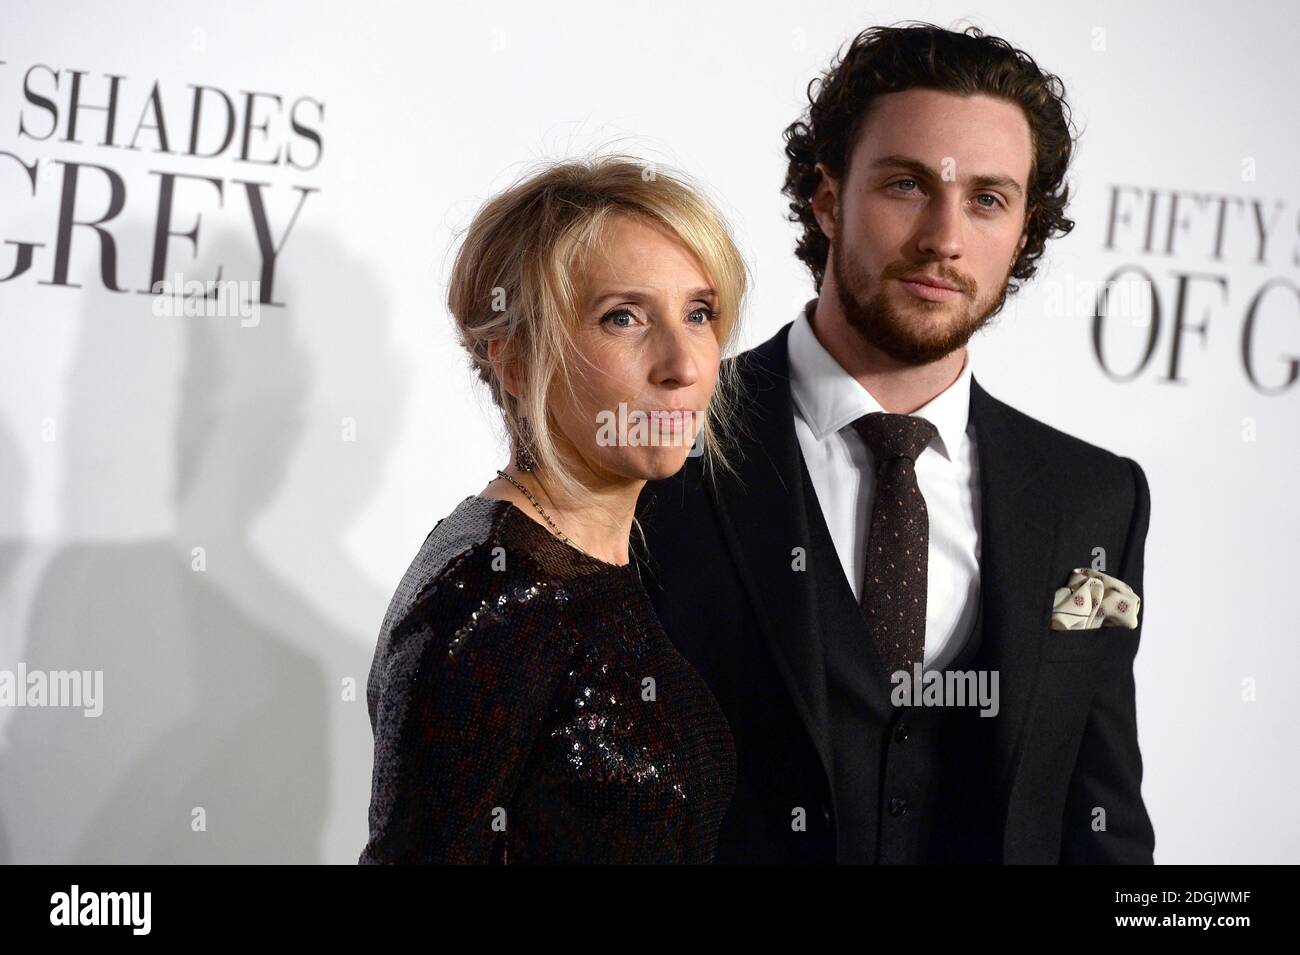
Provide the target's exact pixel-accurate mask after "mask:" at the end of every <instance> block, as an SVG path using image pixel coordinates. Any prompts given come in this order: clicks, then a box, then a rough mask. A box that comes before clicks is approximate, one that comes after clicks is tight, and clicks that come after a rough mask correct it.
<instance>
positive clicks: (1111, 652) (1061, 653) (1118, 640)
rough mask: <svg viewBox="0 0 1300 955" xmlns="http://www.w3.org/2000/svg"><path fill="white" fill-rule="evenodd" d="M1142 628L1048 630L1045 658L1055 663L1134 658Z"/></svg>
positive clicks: (1045, 642) (1045, 639)
mask: <svg viewBox="0 0 1300 955" xmlns="http://www.w3.org/2000/svg"><path fill="white" fill-rule="evenodd" d="M1141 630H1142V628H1141V627H1138V628H1137V629H1136V630H1130V629H1129V628H1128V627H1095V628H1093V629H1091V630H1050V629H1049V630H1048V631H1047V632H1046V633H1045V634H1044V635H1043V659H1044V660H1045V661H1051V662H1070V661H1088V660H1106V661H1115V662H1123V661H1124V659H1125V658H1127V659H1128V660H1130V661H1131V660H1132V659H1133V656H1134V654H1135V653H1136V651H1137V645H1138V634H1139V633H1141Z"/></svg>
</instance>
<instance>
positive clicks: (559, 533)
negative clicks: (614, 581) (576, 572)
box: [497, 470, 598, 559]
mask: <svg viewBox="0 0 1300 955" xmlns="http://www.w3.org/2000/svg"><path fill="white" fill-rule="evenodd" d="M497 474H498V475H499V476H501V477H503V478H505V479H506V480H507V481H509V482H510V483H511V484H513V485H514V486H515V487H517V488H519V491H520V493H522V494H523V496H524V497H526V498H528V500H530V501H532V502H533V507H535V508H537V513H538V514H541V515H542V517H543V518H545V520H546V523H547V524H550V525H551V530H553V531H555V536H556V537H558V538H559V539H560V540H561V541H563V542H564V543H566V544H568V545H569V546H570V547H573V548H575V549H577V550H582V548H581V547H578V546H577V545H576V544H574V543H573V542H572V541H570V540H569V539H568V538H567V537H565V536H564V531H562V530H560V529H559V528H558V527H556V526H555V521H553V520H551V515H550V514H547V513H546V511H545V509H544V508H543V507H542V505H541V504H540V503H538V501H537V498H535V497H533V495H532V492H531V491H529V490H528V488H526V487H524V486H523V485H522V484H520V483H519V482H518V481H516V480H515V479H514V478H512V477H511V476H510V475H509V474H506V472H505V471H500V470H499V471H497ZM582 552H583V553H584V554H587V552H586V551H585V550H583V551H582ZM587 556H588V557H591V555H590V554H587ZM593 559H598V558H593Z"/></svg>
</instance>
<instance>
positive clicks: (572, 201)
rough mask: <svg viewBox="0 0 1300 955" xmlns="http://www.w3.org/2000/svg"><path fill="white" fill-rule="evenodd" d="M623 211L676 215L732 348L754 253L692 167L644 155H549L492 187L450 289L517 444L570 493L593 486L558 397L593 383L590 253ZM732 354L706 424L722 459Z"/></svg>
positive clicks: (465, 337)
mask: <svg viewBox="0 0 1300 955" xmlns="http://www.w3.org/2000/svg"><path fill="white" fill-rule="evenodd" d="M620 216H639V217H642V218H644V219H646V220H649V221H651V222H653V223H656V224H658V225H660V226H663V227H666V228H667V230H668V231H669V232H671V233H672V234H674V235H675V236H676V237H677V238H678V239H679V240H680V241H681V242H682V244H683V245H685V246H686V248H688V249H689V250H690V251H691V252H693V253H694V255H695V257H696V258H697V259H698V260H699V262H700V264H701V266H702V267H703V270H704V272H705V273H706V275H707V276H708V277H709V280H710V282H711V283H712V285H713V288H714V290H715V291H716V292H717V297H718V312H719V315H718V318H717V319H716V320H715V321H714V322H713V323H711V324H712V326H713V329H714V334H715V335H716V336H717V339H718V345H719V352H720V353H721V354H724V355H725V354H726V353H727V351H728V349H729V347H730V346H731V345H732V344H733V342H734V339H735V337H736V334H737V331H738V327H739V320H740V313H741V308H742V299H743V298H744V295H745V290H746V285H747V277H746V269H745V264H744V260H743V258H742V257H741V254H740V252H739V250H738V249H737V248H736V245H735V242H734V241H733V240H732V237H731V234H730V231H729V230H728V228H727V226H726V224H725V223H724V222H723V220H722V217H721V216H720V215H719V214H718V212H717V211H716V210H715V209H714V207H713V205H712V204H711V203H710V202H709V201H708V200H707V199H705V198H703V197H702V196H701V194H700V193H699V192H698V191H697V190H696V189H695V188H693V187H691V186H690V185H688V184H687V181H686V180H685V178H684V177H682V176H681V175H680V174H677V173H670V172H665V171H664V170H663V169H660V168H658V167H656V166H655V165H653V164H650V163H646V162H642V161H639V160H637V159H635V158H633V157H628V156H621V155H612V156H604V157H599V158H595V159H589V160H570V161H565V162H560V163H554V164H548V165H547V166H545V167H544V168H543V169H541V170H540V171H537V172H534V173H533V174H531V175H528V176H526V177H524V178H523V179H522V180H520V181H518V182H517V183H516V184H515V185H513V186H511V187H510V188H509V189H506V190H505V191H504V192H502V193H501V194H499V195H497V196H495V197H494V198H492V199H491V200H490V201H488V202H487V203H486V204H485V205H484V206H483V207H482V208H481V209H480V210H479V212H478V214H477V215H475V217H474V220H473V222H472V223H471V224H470V227H469V229H468V231H467V233H466V235H465V238H464V241H463V242H462V243H461V246H460V249H459V251H458V252H457V254H456V260H455V264H454V265H453V267H452V272H451V282H450V287H449V289H448V293H447V306H448V308H449V310H450V311H451V315H452V317H453V319H454V320H455V322H456V328H457V332H458V334H459V338H460V342H461V344H462V345H463V346H464V347H465V349H466V350H467V351H468V352H469V354H470V358H471V362H472V364H473V367H474V370H475V371H476V372H477V373H478V376H479V378H480V379H481V380H482V381H483V382H484V383H485V384H487V386H488V388H489V389H490V390H491V393H492V399H493V401H494V402H495V403H496V405H497V406H498V407H499V408H500V409H501V412H502V415H503V416H504V419H505V425H506V429H507V431H508V432H509V435H510V441H511V445H512V450H513V451H515V452H517V450H518V449H519V448H520V447H526V448H528V449H529V450H530V451H531V453H532V455H533V457H534V458H535V459H536V460H537V461H538V463H539V465H540V466H541V467H542V468H544V469H545V472H546V474H547V478H548V482H551V481H553V482H554V483H555V484H556V485H557V486H558V487H557V489H558V490H560V491H562V492H563V493H565V494H567V495H569V496H577V495H579V494H580V492H581V491H582V486H581V484H580V483H579V482H578V480H577V479H576V478H575V476H574V475H573V473H572V472H571V470H570V469H568V468H567V467H566V466H565V464H564V462H563V461H562V459H561V457H560V455H559V453H558V452H557V446H556V442H555V438H554V434H553V429H554V423H553V419H552V418H551V416H550V415H549V413H548V407H549V398H550V397H551V396H552V395H559V394H565V393H567V394H573V393H575V392H577V390H578V389H579V388H580V387H581V383H582V369H581V368H575V367H574V366H575V351H574V343H573V332H574V330H575V328H576V326H577V324H578V322H579V320H580V318H581V313H582V307H583V303H582V301H581V298H582V295H583V293H584V290H583V281H582V276H583V274H584V269H585V257H586V255H587V254H588V253H589V252H591V251H592V250H593V249H596V248H598V247H599V245H600V241H601V235H602V231H603V229H604V228H605V226H606V225H607V224H608V223H609V222H610V221H611V220H612V219H614V218H616V217H620ZM493 340H499V341H500V342H501V345H500V346H499V347H500V349H501V350H500V354H499V355H498V356H497V361H498V362H499V363H501V364H502V365H503V366H504V365H510V364H513V365H514V366H515V367H516V368H517V369H518V370H519V371H520V374H519V375H518V376H517V378H516V383H517V386H518V390H519V391H520V394H519V396H518V397H515V396H512V395H511V394H510V392H509V391H507V390H506V388H505V386H504V384H503V379H502V377H501V376H500V375H499V374H498V373H497V370H496V369H494V367H493V362H492V360H491V359H489V357H488V343H489V342H491V341H493ZM732 365H733V363H732V362H723V363H722V365H721V367H720V369H719V376H718V383H717V387H716V388H715V390H714V394H713V398H712V400H711V401H710V403H709V410H708V414H707V415H706V416H705V420H704V424H703V427H702V429H701V434H702V444H703V454H704V464H705V467H706V468H707V469H709V470H710V471H712V469H714V468H716V467H722V468H726V469H728V470H731V469H732V468H731V465H730V464H729V463H728V461H727V459H726V456H725V453H724V452H723V448H722V445H723V443H724V441H723V437H722V436H723V434H724V432H725V429H726V426H727V424H728V423H729V422H730V421H731V419H732V417H733V413H734V402H735V400H736V392H735V373H734V369H733V367H732ZM560 389H562V390H560ZM595 427H596V424H595V422H593V423H592V428H593V430H594V429H595Z"/></svg>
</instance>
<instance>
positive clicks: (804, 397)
mask: <svg viewBox="0 0 1300 955" xmlns="http://www.w3.org/2000/svg"><path fill="white" fill-rule="evenodd" d="M816 307H817V299H813V300H812V301H811V302H809V303H808V304H807V305H805V306H804V308H803V309H802V310H801V311H800V313H799V316H798V317H797V318H796V319H795V320H794V325H793V326H792V327H791V328H790V335H789V339H788V342H789V350H790V391H791V394H792V396H793V398H794V403H795V406H796V407H797V408H798V409H799V413H800V414H801V415H802V416H803V419H804V422H805V423H806V424H807V425H808V427H809V428H810V429H811V430H812V433H813V435H814V437H816V439H817V440H818V441H822V440H824V439H825V438H826V436H827V435H828V434H833V433H835V432H836V431H839V430H840V429H841V428H844V427H846V426H848V425H850V424H852V423H853V422H854V421H856V420H857V419H858V418H860V417H862V416H863V415H865V414H871V413H872V412H874V411H884V410H885V409H884V408H882V407H881V406H880V402H878V401H876V399H875V398H873V397H872V396H871V392H869V391H867V389H866V388H864V387H862V385H861V384H860V383H859V382H858V381H857V379H855V378H854V377H853V376H851V375H850V374H849V373H848V372H846V371H845V370H844V369H843V368H842V367H841V366H840V363H839V362H837V361H836V360H835V359H834V358H833V357H831V353H830V352H828V351H827V350H826V348H825V346H824V345H822V343H821V342H819V341H818V340H817V336H816V335H815V334H813V330H812V323H811V322H810V321H809V316H810V315H812V314H813V312H814V311H815V310H816ZM970 382H971V353H970V349H969V348H968V349H967V350H966V362H965V364H964V365H963V366H962V369H961V374H959V375H958V376H957V380H956V381H954V382H953V383H952V384H951V385H949V386H948V387H947V388H946V389H944V390H943V391H942V392H940V393H939V394H937V395H935V396H934V397H933V398H932V399H930V401H929V402H927V403H926V404H924V405H922V406H921V407H920V408H917V409H916V410H915V411H913V412H912V414H913V415H916V416H917V417H921V418H925V420H927V421H929V422H930V423H931V424H932V425H934V426H935V429H936V430H937V431H938V432H939V440H941V441H942V442H943V450H944V453H945V455H946V456H947V457H948V460H950V461H952V460H956V457H957V455H958V454H960V453H961V450H962V444H963V442H964V441H965V440H966V428H967V425H968V424H969V423H970Z"/></svg>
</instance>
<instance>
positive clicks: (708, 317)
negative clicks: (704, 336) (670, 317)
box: [686, 308, 718, 325]
mask: <svg viewBox="0 0 1300 955" xmlns="http://www.w3.org/2000/svg"><path fill="white" fill-rule="evenodd" d="M696 316H699V317H700V321H698V322H694V321H693V322H692V324H694V325H706V324H708V323H709V322H711V321H713V320H714V319H715V318H717V317H718V313H717V312H715V311H714V310H713V309H711V308H697V309H696V310H695V311H693V312H691V314H690V315H688V316H686V317H687V318H689V319H694V318H695V317H696Z"/></svg>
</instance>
